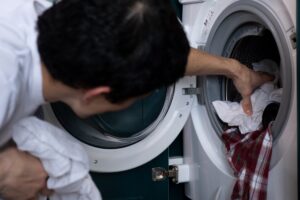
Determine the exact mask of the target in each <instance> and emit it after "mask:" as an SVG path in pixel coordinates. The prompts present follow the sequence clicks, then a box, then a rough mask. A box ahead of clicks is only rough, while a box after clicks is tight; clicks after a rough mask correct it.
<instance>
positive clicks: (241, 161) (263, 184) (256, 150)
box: [222, 125, 272, 200]
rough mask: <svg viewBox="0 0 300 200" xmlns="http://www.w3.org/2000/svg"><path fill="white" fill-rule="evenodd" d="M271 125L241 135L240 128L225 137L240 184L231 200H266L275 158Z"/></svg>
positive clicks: (227, 132)
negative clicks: (272, 160) (264, 128)
mask: <svg viewBox="0 0 300 200" xmlns="http://www.w3.org/2000/svg"><path fill="white" fill-rule="evenodd" d="M270 127H271V126H270V125H269V127H268V128H267V129H266V130H259V131H254V132H250V133H247V134H245V135H242V134H241V133H240V132H239V130H238V128H230V129H228V130H226V131H225V132H224V133H223V134H222V138H223V141H224V143H225V146H226V149H227V159H228V161H229V163H230V165H231V167H232V168H233V170H234V173H235V175H236V177H237V181H236V183H235V185H234V188H233V191H232V195H231V199H235V200H236V199H241V200H264V199H266V198H267V184H268V174H269V166H270V160H271V155H272V134H271V132H270Z"/></svg>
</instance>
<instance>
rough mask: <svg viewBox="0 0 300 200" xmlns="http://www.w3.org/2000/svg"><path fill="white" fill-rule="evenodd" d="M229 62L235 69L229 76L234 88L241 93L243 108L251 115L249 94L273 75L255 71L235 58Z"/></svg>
mask: <svg viewBox="0 0 300 200" xmlns="http://www.w3.org/2000/svg"><path fill="white" fill-rule="evenodd" d="M231 62H232V65H233V66H234V65H235V67H234V68H235V69H237V70H235V72H234V75H233V76H232V77H231V78H232V81H233V83H234V85H235V87H236V89H237V90H238V92H239V93H240V94H241V95H242V98H243V99H242V102H241V103H242V107H243V110H244V112H245V113H246V114H247V115H252V104H251V99H250V97H251V94H252V93H253V91H254V90H255V89H256V88H257V87H259V86H261V85H262V84H264V83H266V82H268V81H272V80H273V79H274V77H272V76H271V75H268V74H265V73H262V72H255V71H253V70H251V69H249V68H247V67H246V66H245V65H242V64H241V63H239V62H238V61H236V60H231Z"/></svg>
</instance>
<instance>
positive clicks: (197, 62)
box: [186, 48, 273, 115]
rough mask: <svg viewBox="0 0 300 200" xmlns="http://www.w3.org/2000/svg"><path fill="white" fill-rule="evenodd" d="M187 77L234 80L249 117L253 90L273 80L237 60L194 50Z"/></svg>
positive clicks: (188, 64) (188, 65) (192, 50)
mask: <svg viewBox="0 0 300 200" xmlns="http://www.w3.org/2000/svg"><path fill="white" fill-rule="evenodd" d="M186 75H199V76H200V75H224V76H226V77H228V78H230V79H232V81H233V83H234V85H235V87H236V89H237V90H238V92H239V93H240V94H241V95H242V98H243V100H242V106H243V109H244V112H245V113H246V114H248V115H251V114H252V104H251V100H250V96H251V94H252V92H253V90H255V89H256V88H257V87H259V86H260V85H262V84H263V83H265V82H268V81H271V80H272V79H273V77H272V76H270V75H267V74H264V73H260V72H254V71H253V70H251V69H249V68H248V67H246V66H245V65H242V64H241V63H240V62H238V61H237V60H234V59H230V58H224V57H219V56H214V55H211V54H208V53H205V52H203V51H200V50H196V49H193V48H191V50H190V54H189V57H188V63H187V68H186Z"/></svg>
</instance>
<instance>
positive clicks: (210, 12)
mask: <svg viewBox="0 0 300 200" xmlns="http://www.w3.org/2000/svg"><path fill="white" fill-rule="evenodd" d="M295 2H296V1H295V0H290V1H284V0H274V1H268V0H255V1H254V0H212V1H210V0H206V1H205V2H204V3H203V2H202V3H196V4H195V5H193V3H189V4H186V5H184V6H183V24H184V26H185V29H186V30H187V32H188V37H189V40H190V43H191V45H192V46H193V47H195V48H198V49H202V50H205V51H207V52H210V53H212V54H215V55H221V56H225V57H231V58H235V59H237V60H239V61H240V62H241V63H243V64H245V65H247V66H248V67H250V68H251V67H252V63H255V62H258V61H261V60H263V59H271V60H273V61H274V62H276V63H277V65H278V67H279V71H280V75H279V76H280V78H279V79H280V80H279V82H278V87H282V91H283V93H282V101H281V105H280V109H279V112H278V115H277V117H276V120H275V122H274V123H273V128H272V134H273V141H274V142H273V153H272V159H271V175H270V176H271V178H270V179H272V180H271V183H270V185H275V184H277V186H276V189H274V188H273V189H272V191H274V192H272V194H270V197H273V195H274V194H275V193H276V195H279V196H280V195H283V194H289V193H290V194H292V195H295V194H296V192H295V191H297V190H296V189H295V187H296V186H291V183H295V185H297V184H296V183H297V181H296V179H295V177H297V156H296V149H297V148H296V141H297V139H296V136H297V113H296V111H297V105H296V102H297V99H296V97H297V93H296V91H297V88H296V87H297V76H296V75H297V71H296V70H297V68H296V38H295V37H296V35H295V23H294V22H295V12H294V11H289V10H288V9H287V7H286V5H289V7H292V5H294V7H293V9H295ZM192 16H193V17H192ZM197 86H198V87H199V88H201V91H202V92H201V95H198V97H197V103H195V104H194V107H193V108H192V111H191V120H192V124H193V128H194V130H195V132H196V135H195V137H196V138H197V142H198V143H199V145H200V146H201V149H203V151H204V154H205V158H207V160H205V161H204V160H202V162H201V161H199V163H198V165H199V166H201V167H202V168H201V169H202V170H204V171H206V173H208V171H209V169H212V168H213V167H215V168H216V169H218V171H220V172H222V174H225V175H226V177H227V178H226V179H227V180H228V177H231V178H234V175H233V172H232V170H231V168H230V166H229V164H228V162H227V160H226V155H225V149H224V145H223V143H222V140H221V137H220V135H221V133H222V132H223V131H224V130H225V129H226V128H227V127H228V126H227V124H224V123H223V122H221V121H220V119H219V118H218V117H217V115H216V113H215V111H214V108H213V106H212V102H213V101H214V100H224V101H225V100H228V101H240V100H241V96H240V95H239V94H238V92H237V91H236V90H235V87H234V86H233V84H232V82H231V80H229V79H226V78H225V77H223V76H208V77H198V78H197ZM196 138H193V141H195V140H196ZM192 143H193V144H196V145H198V143H196V142H192ZM190 146H193V145H190ZM187 148H189V147H188V146H187ZM191 148H192V147H191ZM194 151H195V150H190V152H194ZM188 156H190V157H193V158H192V159H194V161H192V162H198V161H197V160H199V158H196V156H197V155H196V156H195V155H188ZM200 162H201V163H200ZM207 163H212V164H211V165H209V166H210V167H209V166H208V165H207V167H206V164H207ZM285 163H289V165H288V166H287V165H286V164H285ZM283 166H284V167H283ZM208 168H209V169H208ZM280 168H281V170H280ZM287 169H288V170H289V173H285V175H284V178H282V177H283V175H282V176H280V177H281V178H279V175H275V176H273V174H282V173H284V170H287ZM203 173H204V174H202V175H201V177H199V179H203V180H207V179H206V178H208V179H209V178H210V177H209V175H208V177H204V176H205V172H203ZM195 174H196V172H195ZM198 174H199V172H198ZM288 178H289V179H290V182H289V181H288ZM195 180H196V178H195ZM224 180H225V178H224ZM279 183H280V184H281V185H282V186H283V185H286V187H281V188H285V189H286V190H285V192H282V194H279V193H280V192H275V191H276V190H277V188H278V191H281V189H280V187H279V186H278V184H279ZM197 184H198V185H196V186H195V187H198V188H199V187H200V186H199V185H200V184H199V183H198V182H197ZM216 184H218V183H216ZM223 186H224V185H223ZM223 186H220V187H223ZM288 187H289V188H288ZM203 188H205V187H203ZM200 190H201V189H200ZM208 190H209V188H206V190H203V191H200V192H199V193H201V195H203V194H207V193H208ZM216 190H217V189H216ZM216 190H215V191H216ZM198 191H199V190H198ZM287 191H288V192H287ZM277 197H278V196H277ZM277 197H276V198H275V197H274V199H277ZM293 197H294V196H293ZM210 198H211V197H210ZM280 198H281V197H279V199H280ZM203 199H206V198H203ZM270 199H272V198H270ZM289 199H294V198H289Z"/></svg>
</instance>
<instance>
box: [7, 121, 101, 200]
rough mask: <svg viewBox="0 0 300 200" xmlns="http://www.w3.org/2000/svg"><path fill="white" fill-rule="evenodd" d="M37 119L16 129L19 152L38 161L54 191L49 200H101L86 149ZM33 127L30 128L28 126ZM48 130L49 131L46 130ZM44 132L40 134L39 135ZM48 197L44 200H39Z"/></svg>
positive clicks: (22, 123) (19, 125)
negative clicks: (91, 172)
mask: <svg viewBox="0 0 300 200" xmlns="http://www.w3.org/2000/svg"><path fill="white" fill-rule="evenodd" d="M36 120H39V119H37V118H35V117H29V118H25V119H23V120H21V121H19V122H18V123H17V124H16V125H15V126H14V127H13V128H12V136H13V140H14V141H15V142H16V144H17V147H18V149H20V150H23V151H27V152H29V153H30V154H32V155H34V156H36V157H38V158H39V159H40V160H41V162H42V164H43V166H44V168H45V170H46V171H47V173H48V175H49V178H48V180H47V186H48V188H49V189H52V190H54V194H53V195H51V196H50V197H49V200H101V196H100V192H99V190H98V189H97V187H96V186H95V184H94V182H93V181H92V179H91V177H90V175H89V162H88V157H87V155H86V153H85V150H84V149H83V147H82V146H81V145H80V144H78V142H76V141H75V139H73V138H71V136H70V135H69V134H66V132H64V131H62V130H61V129H59V128H57V127H55V126H53V125H51V126H50V125H49V124H47V126H44V127H43V128H42V127H39V126H43V123H46V122H44V121H41V120H39V122H38V123H36V122H37V121H36ZM28 123H30V124H28ZM45 127H47V129H45ZM36 130H40V131H38V132H37V131H36ZM46 199H47V197H45V196H40V198H39V200H46Z"/></svg>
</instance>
